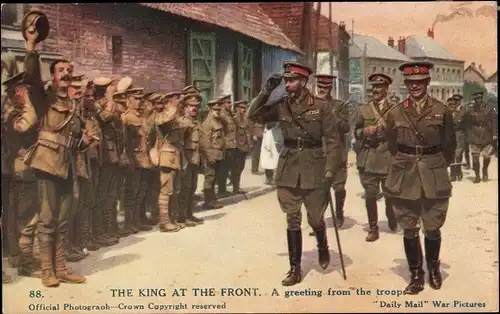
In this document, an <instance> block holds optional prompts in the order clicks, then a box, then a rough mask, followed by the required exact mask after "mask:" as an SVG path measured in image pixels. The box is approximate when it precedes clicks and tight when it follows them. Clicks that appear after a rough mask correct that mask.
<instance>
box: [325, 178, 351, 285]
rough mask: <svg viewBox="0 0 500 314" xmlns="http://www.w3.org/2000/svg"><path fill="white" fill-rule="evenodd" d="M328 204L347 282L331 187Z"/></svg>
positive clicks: (345, 277)
mask: <svg viewBox="0 0 500 314" xmlns="http://www.w3.org/2000/svg"><path fill="white" fill-rule="evenodd" d="M328 202H329V203H330V211H331V212H332V222H333V228H334V229H335V238H336V239H337V247H338V249H339V258H340V265H341V266H342V274H343V275H344V280H347V275H346V272H345V267H344V255H342V246H341V245H340V238H339V230H338V228H337V218H335V210H334V208H333V201H332V194H331V192H330V187H328Z"/></svg>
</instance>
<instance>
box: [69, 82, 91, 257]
mask: <svg viewBox="0 0 500 314" xmlns="http://www.w3.org/2000/svg"><path fill="white" fill-rule="evenodd" d="M84 86H85V85H84V82H83V75H79V76H78V75H77V76H75V75H73V77H72V78H71V83H70V85H69V87H68V96H69V98H70V99H71V100H73V101H74V102H75V106H76V115H77V117H78V118H79V119H81V120H82V122H83V125H84V126H85V127H87V125H85V121H84V120H83V118H82V110H83V108H82V106H83V103H82V100H83V98H82V97H83V87H84ZM88 131H91V130H88ZM93 132H94V134H97V133H98V132H99V131H98V130H97V131H96V130H94V131H93ZM93 144H94V145H95V144H96V141H94V142H93ZM88 166H89V165H88V163H87V154H86V152H85V151H79V152H77V153H76V167H75V168H76V180H77V181H78V188H79V191H78V195H79V196H80V197H79V198H78V201H75V202H73V203H72V204H71V210H70V213H69V214H68V236H67V237H66V239H65V240H66V242H65V243H64V245H65V247H64V253H65V254H66V260H67V261H68V262H77V261H79V260H81V259H84V258H85V256H86V254H85V253H84V252H83V248H82V247H77V242H78V241H79V239H78V238H79V237H80V226H81V225H84V226H86V227H87V228H88V219H87V217H86V213H81V212H80V210H82V209H83V208H82V207H81V206H80V203H81V202H82V199H81V196H82V194H81V192H82V189H84V186H85V185H86V181H88V180H89V169H88ZM78 244H79V243H78Z"/></svg>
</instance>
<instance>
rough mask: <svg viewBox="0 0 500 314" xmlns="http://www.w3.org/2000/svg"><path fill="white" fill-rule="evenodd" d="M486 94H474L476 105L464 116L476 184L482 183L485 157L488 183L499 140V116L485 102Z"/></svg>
mask: <svg viewBox="0 0 500 314" xmlns="http://www.w3.org/2000/svg"><path fill="white" fill-rule="evenodd" d="M483 95H484V92H482V91H480V92H476V93H474V94H472V99H473V100H474V104H473V106H472V108H470V109H469V110H467V111H466V112H465V114H464V125H465V130H466V134H467V142H468V143H469V145H470V151H471V154H472V169H473V170H474V173H475V174H476V177H475V179H474V183H479V182H481V177H480V176H479V170H480V161H479V157H480V156H483V171H482V172H483V173H482V174H483V181H488V166H489V165H490V161H491V156H492V155H493V154H494V148H493V142H494V141H496V140H497V115H496V112H495V110H494V109H493V107H492V106H489V105H487V104H485V103H484V102H483Z"/></svg>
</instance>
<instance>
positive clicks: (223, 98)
mask: <svg viewBox="0 0 500 314" xmlns="http://www.w3.org/2000/svg"><path fill="white" fill-rule="evenodd" d="M217 99H218V100H219V101H220V103H221V104H222V103H226V102H231V95H229V94H228V95H222V96H219V97H217Z"/></svg>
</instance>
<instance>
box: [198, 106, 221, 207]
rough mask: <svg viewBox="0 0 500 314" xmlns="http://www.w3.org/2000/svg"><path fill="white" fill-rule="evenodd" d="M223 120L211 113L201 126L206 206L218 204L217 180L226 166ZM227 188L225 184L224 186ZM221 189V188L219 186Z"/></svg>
mask: <svg viewBox="0 0 500 314" xmlns="http://www.w3.org/2000/svg"><path fill="white" fill-rule="evenodd" d="M221 120H222V118H221V119H216V118H215V117H214V116H213V114H212V113H211V112H210V113H209V114H208V115H207V117H206V119H205V121H203V123H202V124H201V130H200V131H201V132H200V150H201V154H202V156H203V158H204V160H205V168H204V175H205V181H204V183H203V193H204V198H205V204H206V206H211V205H213V204H215V203H216V197H215V180H216V174H217V173H220V171H222V170H221V167H222V166H223V165H224V163H223V160H224V151H225V143H226V142H225V138H224V129H223V124H222V122H221ZM224 186H225V184H224ZM219 188H220V186H219Z"/></svg>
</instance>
